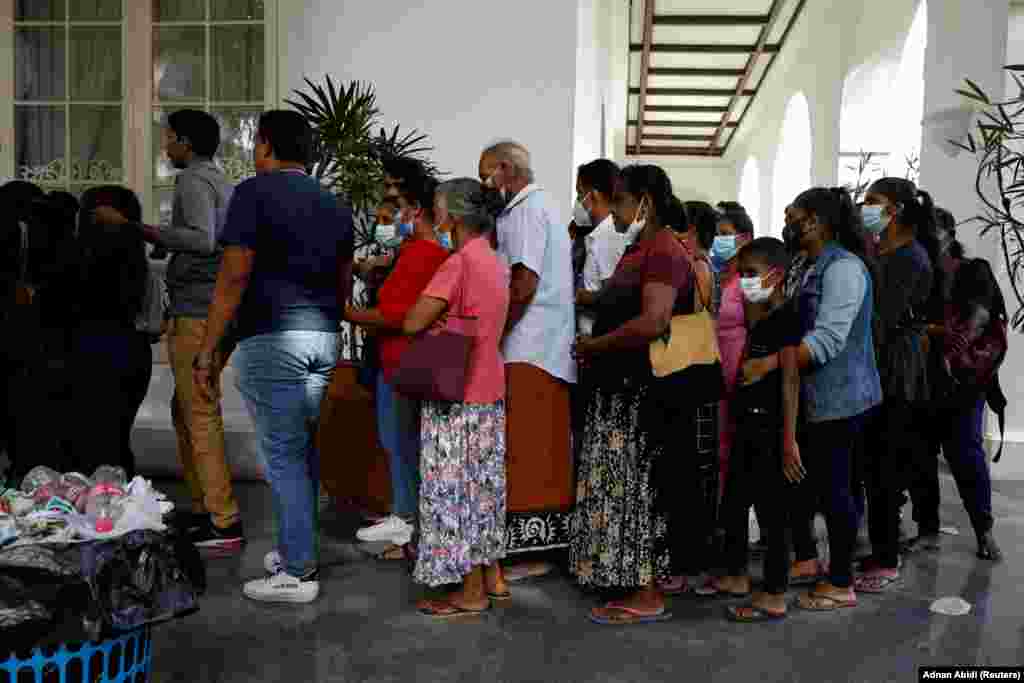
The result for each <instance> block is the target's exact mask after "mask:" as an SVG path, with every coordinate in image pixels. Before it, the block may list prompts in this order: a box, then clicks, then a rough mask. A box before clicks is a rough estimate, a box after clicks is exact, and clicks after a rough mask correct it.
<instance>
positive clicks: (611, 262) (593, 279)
mask: <svg viewBox="0 0 1024 683" xmlns="http://www.w3.org/2000/svg"><path fill="white" fill-rule="evenodd" d="M629 242H630V237H629V235H628V234H626V233H619V232H618V231H617V230H616V229H615V219H614V218H612V216H611V215H610V214H609V215H608V217H607V218H605V219H604V220H603V221H601V222H600V223H598V225H597V227H596V228H594V229H593V230H592V231H591V232H590V234H589V235H587V236H586V237H584V238H583V243H584V244H585V245H586V247H587V260H586V261H585V262H584V264H583V289H585V290H587V291H588V292H598V291H600V290H601V287H602V285H604V281H605V280H607V279H609V278H610V277H611V276H612V275H613V274H614V273H615V268H616V266H618V265H619V261H620V260H622V255H623V254H624V253H626V247H627V246H628V245H629ZM579 325H580V333H581V334H590V332H591V330H592V329H593V327H594V315H593V314H592V313H581V314H580V317H579Z"/></svg>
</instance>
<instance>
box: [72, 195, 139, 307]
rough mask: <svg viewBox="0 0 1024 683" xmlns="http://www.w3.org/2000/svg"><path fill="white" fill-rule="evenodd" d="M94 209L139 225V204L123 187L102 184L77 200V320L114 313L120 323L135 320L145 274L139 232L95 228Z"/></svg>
mask: <svg viewBox="0 0 1024 683" xmlns="http://www.w3.org/2000/svg"><path fill="white" fill-rule="evenodd" d="M98 206H111V207H113V208H115V209H117V210H118V211H120V212H121V214H122V215H124V217H125V218H127V219H128V220H129V221H133V222H139V221H141V220H142V204H141V203H140V202H139V198H138V197H137V196H136V195H135V193H134V192H132V191H131V190H129V189H128V188H127V187H122V186H120V185H102V186H99V187H93V188H89V189H88V190H86V191H85V193H84V194H83V195H82V210H81V212H80V213H79V242H80V244H81V247H82V250H81V251H82V258H81V264H80V269H81V275H80V277H81V283H82V287H81V291H80V292H79V296H80V301H79V305H80V307H81V310H82V315H83V318H85V319H89V316H90V315H98V316H106V315H109V314H110V313H111V310H112V309H113V308H116V314H117V316H118V318H119V319H121V320H124V321H125V322H130V321H134V319H135V316H137V315H138V314H139V312H140V311H141V310H142V302H143V299H144V297H145V293H146V279H147V277H148V273H149V265H148V263H147V261H146V245H145V243H144V242H143V241H142V231H141V230H126V229H125V228H123V227H118V226H103V225H94V224H93V223H92V212H93V210H95V209H96V207H98ZM103 319H106V318H103Z"/></svg>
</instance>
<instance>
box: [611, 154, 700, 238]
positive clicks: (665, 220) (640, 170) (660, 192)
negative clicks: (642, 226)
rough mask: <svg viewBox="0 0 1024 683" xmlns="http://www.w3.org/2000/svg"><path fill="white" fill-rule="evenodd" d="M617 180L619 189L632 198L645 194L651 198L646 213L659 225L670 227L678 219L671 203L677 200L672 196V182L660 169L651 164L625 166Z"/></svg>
mask: <svg viewBox="0 0 1024 683" xmlns="http://www.w3.org/2000/svg"><path fill="white" fill-rule="evenodd" d="M619 179H620V181H621V183H620V185H619V187H620V188H621V189H622V190H625V191H626V192H628V193H630V194H631V195H633V196H634V197H641V196H643V195H645V194H646V195H649V196H650V197H651V206H650V207H648V211H649V212H651V213H653V214H654V216H655V217H656V219H657V223H658V224H659V225H661V226H666V227H667V226H670V225H672V221H673V219H677V218H678V214H677V210H676V209H673V201H674V200H675V201H678V200H676V198H675V195H673V194H672V181H671V180H669V178H668V174H667V173H665V171H664V170H662V169H661V168H660V167H658V166H654V165H653V164H636V165H634V166H627V167H625V168H624V169H622V171H621V173H620V174H619ZM680 206H681V204H680ZM684 213H685V210H684Z"/></svg>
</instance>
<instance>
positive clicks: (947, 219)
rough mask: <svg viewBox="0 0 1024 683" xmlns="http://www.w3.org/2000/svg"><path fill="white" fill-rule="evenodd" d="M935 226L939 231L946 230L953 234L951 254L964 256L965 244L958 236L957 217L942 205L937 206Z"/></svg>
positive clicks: (957, 257) (959, 256) (950, 247)
mask: <svg viewBox="0 0 1024 683" xmlns="http://www.w3.org/2000/svg"><path fill="white" fill-rule="evenodd" d="M935 227H936V231H937V232H941V231H945V232H948V233H949V234H950V235H952V236H953V241H952V242H950V244H949V255H950V256H952V257H953V258H955V259H962V258H963V257H964V245H963V244H962V243H961V242H960V240H958V239H957V238H956V218H954V217H953V214H952V213H950V212H949V211H948V210H946V209H944V208H942V207H941V206H936V207H935Z"/></svg>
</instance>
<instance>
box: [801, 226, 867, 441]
mask: <svg viewBox="0 0 1024 683" xmlns="http://www.w3.org/2000/svg"><path fill="white" fill-rule="evenodd" d="M826 291H827V297H828V298H825V297H826V294H825V292H826ZM873 301H874V299H873V297H872V283H871V275H870V273H869V272H868V270H867V267H866V266H865V265H864V263H863V262H862V261H861V260H860V259H859V258H858V257H857V256H855V255H854V254H851V253H850V252H848V251H846V250H845V249H843V248H842V247H840V246H839V245H838V244H834V243H830V244H828V245H826V247H825V250H824V251H823V252H822V253H821V254H820V255H819V256H818V258H817V260H816V261H815V262H814V263H813V264H812V265H811V266H810V268H809V269H808V271H807V274H806V277H805V279H804V282H803V287H802V288H801V290H800V294H799V307H800V318H801V321H802V323H803V332H804V343H805V344H806V345H807V346H808V348H809V349H810V350H811V356H812V358H813V361H814V365H813V369H812V370H811V372H809V373H808V374H806V375H804V378H803V382H802V383H801V394H802V405H803V409H804V415H805V417H806V419H807V421H808V422H826V421H829V420H840V419H844V418H849V417H855V416H857V415H860V414H862V413H864V412H866V411H868V410H870V409H871V408H873V407H874V406H876V405H878V404H879V403H881V402H882V388H881V382H880V381H879V378H878V367H877V364H876V362H875V351H874V341H873V339H872V330H871V321H872V316H873V309H874V304H873Z"/></svg>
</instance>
